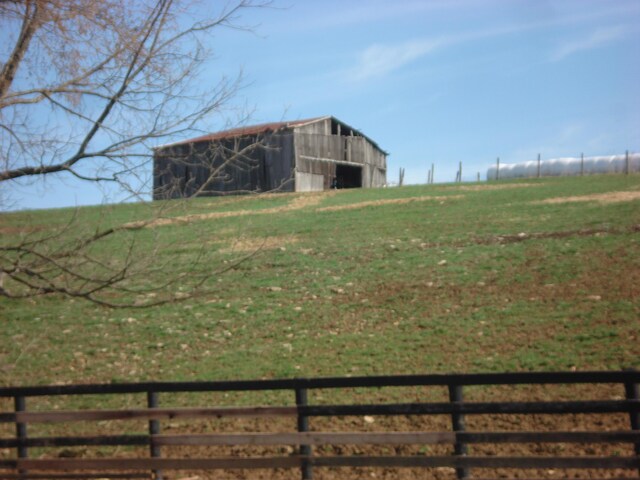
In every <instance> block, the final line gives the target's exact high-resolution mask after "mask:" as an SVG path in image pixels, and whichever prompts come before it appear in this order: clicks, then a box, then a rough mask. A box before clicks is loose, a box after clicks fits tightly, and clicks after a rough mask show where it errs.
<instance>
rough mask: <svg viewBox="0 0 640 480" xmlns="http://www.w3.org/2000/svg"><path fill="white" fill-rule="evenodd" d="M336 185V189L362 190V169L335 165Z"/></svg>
mask: <svg viewBox="0 0 640 480" xmlns="http://www.w3.org/2000/svg"><path fill="white" fill-rule="evenodd" d="M336 183H337V187H338V188H362V167H354V166H353V165H342V164H337V165H336Z"/></svg>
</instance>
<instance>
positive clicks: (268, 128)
mask: <svg viewBox="0 0 640 480" xmlns="http://www.w3.org/2000/svg"><path fill="white" fill-rule="evenodd" d="M328 118H331V119H333V120H335V121H336V122H338V123H339V124H341V125H342V126H344V127H347V128H350V129H351V130H353V131H354V132H358V134H359V135H361V136H362V137H364V138H366V139H367V140H368V141H369V142H370V143H372V144H373V145H374V146H375V147H376V148H377V149H378V150H380V151H382V152H384V153H385V154H387V155H388V152H386V151H384V150H382V149H381V148H380V146H379V145H378V144H377V143H376V142H374V141H373V140H372V139H371V138H369V137H367V136H366V135H364V134H363V133H362V132H360V131H359V130H357V129H355V128H353V127H352V126H350V125H347V124H346V123H344V122H343V121H341V120H338V119H337V118H335V117H333V116H331V115H325V116H323V117H313V118H307V119H303V120H293V121H283V122H270V123H261V124H258V125H247V126H243V127H237V128H231V129H229V130H222V131H219V132H214V133H208V134H207V135H202V136H201V137H195V138H190V139H188V140H181V141H179V142H175V143H169V144H166V145H160V146H158V147H156V148H165V147H173V146H176V145H186V144H190V143H199V142H212V141H216V140H223V139H225V138H236V137H244V136H246V135H258V134H261V133H268V132H277V131H278V130H284V129H288V128H295V127H301V126H303V125H307V124H310V123H315V122H319V121H321V120H326V119H328Z"/></svg>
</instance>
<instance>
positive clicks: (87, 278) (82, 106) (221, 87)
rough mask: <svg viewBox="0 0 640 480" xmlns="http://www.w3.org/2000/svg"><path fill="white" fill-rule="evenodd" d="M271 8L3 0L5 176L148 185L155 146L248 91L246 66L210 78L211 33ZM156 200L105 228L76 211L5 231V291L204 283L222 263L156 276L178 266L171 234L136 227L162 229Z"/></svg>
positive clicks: (0, 110) (132, 188)
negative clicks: (135, 217) (169, 252)
mask: <svg viewBox="0 0 640 480" xmlns="http://www.w3.org/2000/svg"><path fill="white" fill-rule="evenodd" d="M260 6H264V2H259V1H254V0H237V1H236V2H235V3H226V4H225V5H224V6H223V7H220V8H221V9H220V10H218V11H217V12H214V14H213V15H211V16H209V15H205V14H204V12H205V10H206V8H205V7H210V4H209V3H208V2H203V5H197V4H194V3H193V2H186V1H182V0H154V1H152V0H149V1H148V2H144V1H143V2H130V1H127V0H22V1H11V0H8V1H7V0H0V29H1V33H0V44H2V46H0V55H1V57H0V60H1V61H2V64H0V67H1V72H0V187H1V186H2V184H3V183H5V185H6V184H7V183H8V182H23V183H24V182H30V181H33V180H36V179H38V178H42V177H45V176H52V175H57V176H60V175H67V176H72V177H74V178H76V179H78V180H81V181H85V182H95V183H96V184H97V185H115V186H117V187H118V188H119V189H121V190H123V191H125V192H127V194H128V195H129V196H130V197H129V198H131V197H140V196H143V195H145V194H146V195H148V194H149V191H150V188H151V184H150V160H151V158H152V148H153V147H154V146H156V145H158V144H160V143H163V142H164V141H166V140H167V139H175V138H179V137H180V136H183V137H188V136H193V134H194V132H196V131H198V132H201V130H199V127H202V125H203V124H204V122H206V121H207V120H208V119H210V118H211V116H212V115H216V114H218V113H219V112H220V111H221V109H222V108H223V107H224V106H225V104H226V103H227V102H228V101H229V100H230V99H232V98H233V97H234V95H235V94H236V93H237V89H238V87H239V82H240V78H239V77H236V78H232V79H227V78H224V77H223V78H220V79H219V81H217V82H215V83H213V84H211V83H207V82H206V81H203V80H202V79H201V78H199V73H201V72H200V70H201V67H202V65H203V64H204V62H205V61H206V60H207V58H208V49H207V48H206V47H205V40H206V39H207V38H209V37H207V34H209V33H210V32H212V31H213V30H215V29H217V28H225V27H230V28H243V27H242V26H240V25H239V24H238V15H239V14H240V13H241V11H242V10H244V9H247V8H254V7H260ZM240 155H241V154H240ZM237 158H238V157H237V156H233V155H231V156H230V161H237ZM215 174H217V172H212V173H211V175H215ZM194 193H197V192H194ZM0 198H3V197H0ZM145 198H146V197H145ZM5 201H6V200H5ZM0 207H1V205H0ZM153 211H154V212H155V213H154V216H153V217H152V216H150V217H149V218H147V219H146V220H142V221H137V222H130V223H123V224H119V225H117V224H116V225H108V226H103V227H98V228H97V229H96V226H95V225H93V226H92V227H87V226H85V225H84V224H83V222H80V221H78V218H77V216H73V217H72V218H70V219H69V220H68V221H67V222H66V223H65V224H64V225H63V226H62V227H60V228H58V229H54V230H53V231H47V232H31V233H29V234H22V235H18V236H15V235H14V236H5V237H6V238H5V239H4V240H0V295H2V296H6V297H13V298H24V297H31V296H35V295H44V294H49V293H57V294H63V295H67V296H71V297H81V298H84V299H86V300H89V301H92V302H95V303H99V304H103V305H108V306H148V305H153V304H157V303H162V302H166V301H171V300H173V299H175V298H176V294H175V292H176V291H177V290H176V288H174V287H176V286H177V285H181V287H182V290H183V291H182V293H181V294H180V295H178V296H184V295H185V294H184V291H188V292H191V293H193V292H197V291H198V289H199V288H200V287H201V286H202V285H203V283H204V282H205V281H206V280H207V279H209V278H210V277H211V276H212V275H215V274H217V273H220V271H216V270H215V269H212V268H211V265H208V266H207V268H206V269H205V268H201V267H200V264H201V263H202V262H198V261H197V260H196V261H191V262H190V263H189V264H188V265H183V268H181V269H179V270H177V273H176V274H175V275H172V276H167V275H166V274H165V275H154V273H157V272H156V270H157V271H162V270H163V269H166V267H167V265H164V264H162V263H161V262H158V257H157V256H155V255H154V253H155V252H154V249H161V248H163V245H162V242H160V241H155V242H153V243H152V244H153V245H154V247H153V249H150V247H149V246H150V245H151V243H150V242H149V241H148V239H146V240H145V241H144V242H141V241H140V239H138V238H137V236H136V234H137V233H139V232H140V231H141V230H145V234H146V235H147V236H148V235H153V234H149V233H148V230H149V229H148V228H147V227H149V226H152V225H154V222H156V219H157V215H158V212H159V210H158V209H157V208H154V209H153ZM160 211H161V210H160ZM109 242H111V243H109ZM107 244H108V245H111V248H113V246H114V245H118V246H119V249H118V250H119V255H117V256H111V255H110V254H109V253H105V252H107V251H108V248H106V247H107ZM225 268H229V266H224V268H223V269H222V270H224V269H225ZM174 271H175V270H174ZM153 279H156V280H153Z"/></svg>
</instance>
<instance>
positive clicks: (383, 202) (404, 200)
mask: <svg viewBox="0 0 640 480" xmlns="http://www.w3.org/2000/svg"><path fill="white" fill-rule="evenodd" d="M461 198H464V195H447V196H439V197H438V196H435V197H434V196H426V195H425V196H422V197H409V198H389V199H384V200H370V201H367V202H358V203H350V204H348V205H334V206H331V207H322V208H318V209H317V210H316V212H336V211H339V210H356V209H358V208H366V207H379V206H381V205H402V204H405V203H414V202H426V201H434V202H444V201H446V200H459V199H461Z"/></svg>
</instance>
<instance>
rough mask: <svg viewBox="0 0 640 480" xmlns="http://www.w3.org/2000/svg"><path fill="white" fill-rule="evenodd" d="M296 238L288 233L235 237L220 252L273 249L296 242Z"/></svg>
mask: <svg viewBox="0 0 640 480" xmlns="http://www.w3.org/2000/svg"><path fill="white" fill-rule="evenodd" d="M297 241H298V238H297V237H295V236H293V235H289V236H286V237H263V238H247V237H242V238H238V239H236V240H235V241H234V242H233V243H232V244H231V245H230V246H229V247H227V248H223V249H221V250H220V253H238V252H255V251H258V250H275V249H276V248H285V247H286V245H291V244H293V243H296V242H297Z"/></svg>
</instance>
